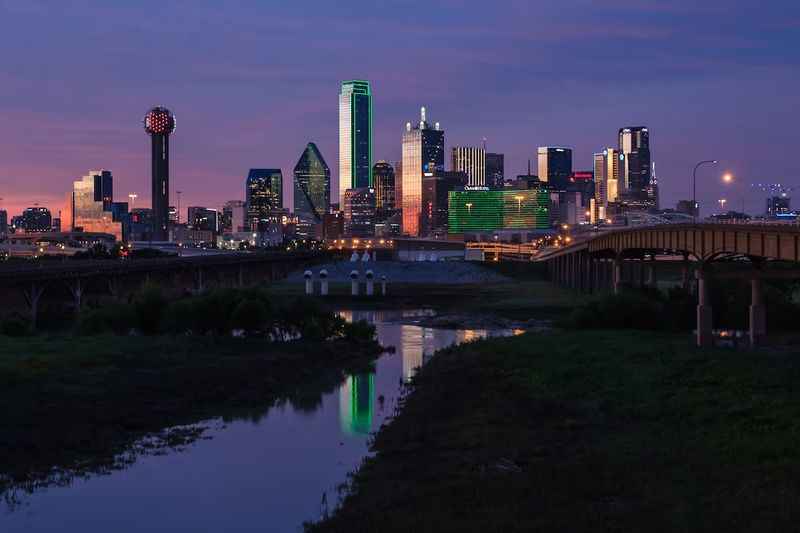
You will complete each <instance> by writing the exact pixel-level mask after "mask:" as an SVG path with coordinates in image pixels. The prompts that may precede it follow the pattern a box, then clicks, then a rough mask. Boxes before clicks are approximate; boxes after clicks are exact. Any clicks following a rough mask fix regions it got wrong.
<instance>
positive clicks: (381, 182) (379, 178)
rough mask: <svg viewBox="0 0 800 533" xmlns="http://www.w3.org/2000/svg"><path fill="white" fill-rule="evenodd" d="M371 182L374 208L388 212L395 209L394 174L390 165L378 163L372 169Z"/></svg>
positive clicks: (383, 162) (382, 162) (384, 162)
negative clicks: (373, 193) (373, 192)
mask: <svg viewBox="0 0 800 533" xmlns="http://www.w3.org/2000/svg"><path fill="white" fill-rule="evenodd" d="M372 181H373V183H374V189H375V208H376V209H378V210H379V211H382V212H389V211H392V210H394V208H395V205H396V204H395V187H396V185H395V173H394V168H393V167H392V165H390V164H389V163H387V162H386V161H378V162H377V163H375V166H373V167H372Z"/></svg>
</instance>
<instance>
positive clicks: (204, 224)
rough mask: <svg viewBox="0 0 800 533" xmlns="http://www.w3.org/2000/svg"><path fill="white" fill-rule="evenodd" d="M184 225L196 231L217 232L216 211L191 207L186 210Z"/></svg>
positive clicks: (217, 220)
mask: <svg viewBox="0 0 800 533" xmlns="http://www.w3.org/2000/svg"><path fill="white" fill-rule="evenodd" d="M186 223H187V225H188V226H189V227H190V228H191V229H193V230H197V231H210V232H212V233H215V234H216V233H218V232H219V214H218V212H217V210H216V209H209V208H208V207H199V206H192V207H188V208H186Z"/></svg>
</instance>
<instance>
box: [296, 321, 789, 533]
mask: <svg viewBox="0 0 800 533" xmlns="http://www.w3.org/2000/svg"><path fill="white" fill-rule="evenodd" d="M798 383H800V361H798V359H797V355H796V353H794V352H791V351H786V352H783V353H768V352H740V351H730V350H727V351H726V350H712V351H700V350H697V349H695V348H693V347H692V346H691V345H690V340H689V339H687V338H686V336H684V335H678V336H674V335H669V334H660V333H646V332H619V331H606V332H599V331H586V332H565V333H552V334H526V335H523V336H520V337H515V338H506V339H491V340H487V341H480V342H476V343H471V344H468V345H463V346H461V347H457V348H452V349H448V350H445V351H443V352H440V353H439V354H438V355H437V356H435V357H433V358H432V359H431V361H430V362H429V363H428V364H427V365H426V366H425V367H423V369H422V370H421V371H420V373H419V374H418V377H417V378H416V379H415V382H414V388H413V392H412V393H411V394H410V395H409V396H408V398H407V399H406V401H405V404H404V407H403V409H402V410H401V412H400V413H399V414H398V416H397V417H396V418H395V419H394V420H393V421H391V422H390V423H389V424H388V425H387V426H384V428H382V429H381V431H380V432H379V433H378V434H377V436H376V439H375V443H374V451H375V452H376V456H375V457H373V458H370V459H368V460H367V461H366V463H365V464H364V466H363V468H362V469H361V470H360V471H359V472H358V473H357V474H356V475H355V476H354V478H353V482H352V486H351V489H352V492H351V493H350V495H349V496H348V497H347V499H346V500H345V502H344V505H343V507H342V508H341V509H340V510H339V511H338V512H337V513H336V514H335V515H334V516H333V517H332V518H331V519H329V520H327V521H325V522H324V523H321V524H316V525H311V526H309V530H310V531H314V532H329V531H331V532H333V531H335V532H345V531H347V532H354V531H381V532H394V531H397V532H401V531H402V532H407V531H419V532H422V531H440V532H441V531H447V532H449V531H452V532H456V531H457V532H494V531H498V532H500V531H503V532H509V531H559V532H562V531H569V532H584V531H585V532H589V531H591V532H597V531H609V532H610V531H620V532H622V531H626V532H627V531H648V532H662V531H663V532H666V531H682V532H690V531H691V532H694V531H698V532H699V531H708V532H712V531H714V532H716V531H727V532H731V531H737V532H738V531H748V532H749V531H753V532H756V531H759V532H760V531H790V530H796V529H797V523H798V520H800V482H798V479H800V448H799V447H798V446H797V443H798V436H800V387H798V386H797V384H798Z"/></svg>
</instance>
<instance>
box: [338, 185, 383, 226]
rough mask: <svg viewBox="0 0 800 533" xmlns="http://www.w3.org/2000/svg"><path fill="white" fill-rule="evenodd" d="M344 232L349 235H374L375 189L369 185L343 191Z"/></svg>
mask: <svg viewBox="0 0 800 533" xmlns="http://www.w3.org/2000/svg"><path fill="white" fill-rule="evenodd" d="M342 207H343V211H344V233H345V235H347V236H349V237H372V236H374V235H375V190H374V189H370V188H369V187H361V188H359V189H347V190H346V191H345V192H344V202H343V206H342Z"/></svg>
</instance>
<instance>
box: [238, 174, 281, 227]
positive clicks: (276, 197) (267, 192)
mask: <svg viewBox="0 0 800 533" xmlns="http://www.w3.org/2000/svg"><path fill="white" fill-rule="evenodd" d="M245 198H246V201H247V226H248V228H249V229H250V230H259V231H261V230H260V229H259V228H263V227H264V225H265V224H267V223H268V222H269V219H270V216H271V215H273V214H274V211H275V210H277V209H280V208H282V207H283V174H282V173H281V169H279V168H252V169H250V173H249V174H248V175H247V180H246V182H245Z"/></svg>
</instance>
